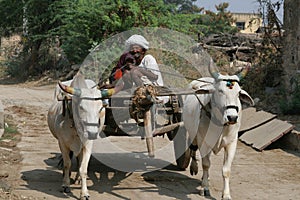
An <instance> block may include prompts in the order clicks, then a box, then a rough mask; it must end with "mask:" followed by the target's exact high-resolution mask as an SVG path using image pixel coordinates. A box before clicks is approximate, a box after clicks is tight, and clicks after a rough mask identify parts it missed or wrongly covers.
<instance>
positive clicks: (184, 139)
mask: <svg viewBox="0 0 300 200" xmlns="http://www.w3.org/2000/svg"><path fill="white" fill-rule="evenodd" d="M182 129H184V128H182ZM182 129H181V130H179V132H178V133H177V134H176V137H175V138H174V140H173V145H174V152H175V157H176V164H177V166H178V167H179V168H180V169H181V170H185V169H186V168H187V167H188V165H189V163H190V159H191V155H190V148H189V139H188V135H187V131H186V130H182Z"/></svg>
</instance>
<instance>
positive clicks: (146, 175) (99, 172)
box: [22, 153, 200, 199]
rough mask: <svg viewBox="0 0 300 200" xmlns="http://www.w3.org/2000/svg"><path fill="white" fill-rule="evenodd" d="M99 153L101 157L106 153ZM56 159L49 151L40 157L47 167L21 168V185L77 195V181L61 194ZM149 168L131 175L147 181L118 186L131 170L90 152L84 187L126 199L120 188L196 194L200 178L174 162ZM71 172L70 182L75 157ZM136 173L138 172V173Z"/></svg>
mask: <svg viewBox="0 0 300 200" xmlns="http://www.w3.org/2000/svg"><path fill="white" fill-rule="evenodd" d="M127 154H128V155H127ZM100 156H101V154H100ZM102 156H104V157H105V156H108V155H102ZM109 156H110V157H112V158H113V159H116V160H118V159H120V158H123V159H125V160H126V159H128V158H131V157H132V156H131V155H130V154H129V153H126V154H122V153H119V154H118V153H116V154H114V155H109ZM60 159H61V154H59V153H53V157H49V158H47V159H45V160H44V162H45V163H46V164H47V166H48V167H47V169H34V170H29V171H24V172H22V179H23V180H24V181H25V182H26V184H24V185H23V186H24V187H26V188H28V189H29V190H35V191H39V192H42V193H45V194H47V195H50V196H53V198H57V199H59V198H61V199H64V198H72V199H73V198H74V199H78V191H79V190H80V185H78V184H71V193H68V194H65V193H63V191H62V188H61V183H62V178H63V177H62V171H61V170H59V169H58V167H57V166H58V163H59V162H60ZM154 160H155V159H154ZM156 162H159V163H162V162H165V161H163V160H159V159H157V160H156ZM153 163H154V161H153ZM153 163H152V165H153ZM152 169H153V168H149V170H148V171H147V170H146V171H138V173H137V174H135V175H134V177H131V178H132V179H134V180H135V178H138V177H141V178H142V179H144V180H142V182H143V181H146V182H148V183H151V185H149V184H143V183H142V184H141V183H139V184H137V186H135V185H133V187H132V185H131V186H130V187H124V186H120V185H124V183H122V184H120V183H121V182H122V181H125V182H126V181H131V180H126V179H128V178H129V177H130V176H132V175H133V172H124V171H120V170H116V169H114V168H112V167H109V166H107V165H105V164H103V163H102V162H100V161H99V160H98V159H96V158H95V157H94V156H92V157H91V159H90V162H89V168H88V177H89V178H88V179H89V181H91V182H92V184H91V183H89V184H88V189H89V191H94V192H97V193H99V194H109V195H112V198H113V197H114V198H117V199H130V198H129V197H128V196H126V195H124V196H123V195H122V193H120V192H119V191H120V190H123V191H125V193H126V192H130V190H135V192H136V190H138V191H141V193H147V192H149V193H152V192H156V193H159V194H162V195H165V196H170V197H174V198H176V199H189V198H188V197H187V195H189V194H199V191H198V190H197V189H196V188H197V187H198V186H199V185H200V180H197V179H193V178H191V177H189V176H186V175H183V174H181V173H180V171H182V170H180V169H178V168H177V167H176V166H175V165H173V164H166V167H165V168H163V169H161V170H155V171H154V170H152ZM72 172H73V173H72V175H71V177H72V178H73V179H72V180H71V182H72V183H74V177H75V175H76V172H77V166H76V159H73V160H72ZM139 174H141V176H140V175H139ZM137 182H140V180H137ZM125 185H126V184H125ZM177 188H180V189H177ZM74 190H76V194H74V193H72V191H73V192H74ZM170 190H171V192H170ZM172 190H173V192H172Z"/></svg>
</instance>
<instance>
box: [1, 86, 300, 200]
mask: <svg viewBox="0 0 300 200" xmlns="http://www.w3.org/2000/svg"><path fill="white" fill-rule="evenodd" d="M53 88H54V85H46V86H38V87H37V86H34V85H33V84H17V85H16V84H11V85H10V84H5V85H3V84H2V85H0V100H1V101H2V103H3V104H4V106H5V113H6V115H7V117H8V119H9V120H10V122H13V123H14V124H15V125H16V127H17V129H18V131H19V133H20V136H21V137H20V136H18V135H16V136H15V137H14V139H7V140H4V141H3V140H2V141H1V143H0V147H1V148H0V199H1V200H2V199H12V200H20V199H25V200H27V199H31V200H35V199H51V200H52V199H53V200H54V199H66V198H69V199H77V198H78V197H79V186H78V185H74V184H73V185H72V186H71V189H72V193H71V194H69V195H66V194H64V193H62V192H61V189H60V185H61V180H62V173H61V171H60V170H58V169H57V168H56V165H57V163H58V158H57V156H58V154H59V149H58V145H57V142H56V140H55V139H54V138H53V137H52V135H51V134H50V132H49V130H48V127H47V124H46V113H47V109H48V107H49V105H50V103H51V99H52V93H53ZM112 140H114V141H115V142H118V141H120V142H122V145H125V146H126V140H127V141H128V144H127V145H128V146H132V144H133V142H135V143H139V142H140V140H139V139H136V138H131V139H130V140H129V139H128V138H126V137H122V139H120V138H114V137H112ZM132 140H134V141H132ZM155 143H156V144H158V145H159V144H165V143H169V141H167V139H166V138H155ZM142 144H143V145H145V144H144V143H142ZM145 149H146V147H145ZM222 157H223V155H222V152H221V153H220V154H219V155H217V156H215V155H213V156H212V167H211V173H210V176H211V177H210V180H211V182H210V183H211V188H212V189H211V194H212V197H211V198H209V199H220V197H221V189H222V178H221V167H222ZM111 159H120V160H123V161H124V160H126V157H125V158H124V157H123V158H121V157H120V155H116V156H115V157H114V156H113V155H112V156H111ZM73 176H74V175H73ZM200 177H201V173H200V174H198V175H196V176H193V177H192V176H191V175H189V171H188V170H186V171H178V170H177V168H176V166H175V165H172V164H171V165H169V166H168V167H166V168H165V169H161V170H157V171H151V170H150V171H146V172H135V173H126V172H122V171H118V170H115V169H112V168H110V167H107V166H106V165H104V164H102V163H101V162H99V161H98V160H97V159H95V158H92V160H91V161H90V167H89V181H88V186H89V191H90V194H91V197H92V198H91V199H100V198H102V199H123V200H125V199H133V200H135V199H150V198H152V199H164V200H165V199H189V200H194V199H205V198H203V197H200V196H199V195H198V193H199V184H200ZM299 184H300V155H299V153H297V152H292V151H287V150H284V149H281V148H276V149H269V150H266V151H263V152H257V151H255V150H253V149H252V148H250V147H248V146H246V145H244V144H242V143H239V144H238V149H237V153H236V157H235V160H234V162H233V166H232V175H231V193H232V197H233V199H237V200H241V199H243V200H244V199H252V200H256V199H257V200H264V199H265V200H268V199H273V200H282V199H292V200H296V199H299V197H300V190H299V189H300V188H299Z"/></svg>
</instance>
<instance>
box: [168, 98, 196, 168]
mask: <svg viewBox="0 0 300 200" xmlns="http://www.w3.org/2000/svg"><path fill="white" fill-rule="evenodd" d="M181 102H182V99H181V96H180V97H178V98H177V105H178V107H179V108H178V109H177V111H176V112H175V113H173V116H172V122H173V123H177V122H181V121H182V114H181V111H180V107H181V105H182V104H181ZM170 136H171V138H172V140H173V145H174V153H175V158H176V164H177V166H178V168H180V169H181V170H185V169H186V168H187V167H188V165H189V163H190V159H191V155H190V148H189V146H190V141H189V137H188V133H187V131H186V129H185V128H184V127H178V128H176V129H174V130H173V131H171V133H169V139H170Z"/></svg>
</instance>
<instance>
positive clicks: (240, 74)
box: [237, 63, 251, 80]
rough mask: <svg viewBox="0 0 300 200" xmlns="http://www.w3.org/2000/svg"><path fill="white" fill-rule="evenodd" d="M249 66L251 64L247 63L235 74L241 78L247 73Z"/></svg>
mask: <svg viewBox="0 0 300 200" xmlns="http://www.w3.org/2000/svg"><path fill="white" fill-rule="evenodd" d="M250 67H251V64H250V63H248V64H247V65H246V67H245V68H244V69H243V70H242V71H241V72H240V73H239V74H238V75H237V76H238V77H239V79H240V80H242V79H243V78H245V76H246V75H247V73H248V71H249V70H250Z"/></svg>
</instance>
